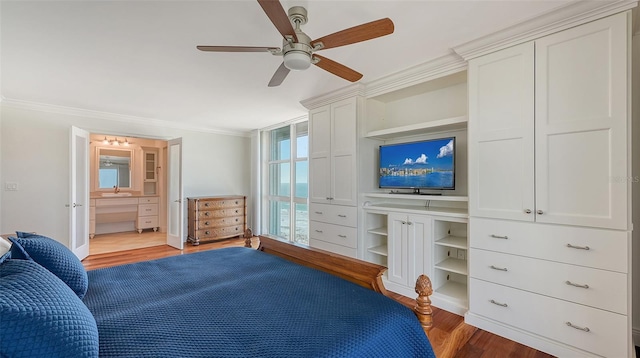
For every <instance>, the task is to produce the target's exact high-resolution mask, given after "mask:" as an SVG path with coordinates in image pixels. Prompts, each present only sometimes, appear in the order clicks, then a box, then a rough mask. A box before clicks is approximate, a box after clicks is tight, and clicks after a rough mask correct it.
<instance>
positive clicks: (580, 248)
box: [567, 244, 591, 250]
mask: <svg viewBox="0 0 640 358" xmlns="http://www.w3.org/2000/svg"><path fill="white" fill-rule="evenodd" d="M567 247H568V248H571V249H578V250H591V248H589V246H574V245H571V244H567Z"/></svg>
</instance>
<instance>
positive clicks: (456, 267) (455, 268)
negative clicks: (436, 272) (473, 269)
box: [434, 257, 468, 275]
mask: <svg viewBox="0 0 640 358" xmlns="http://www.w3.org/2000/svg"><path fill="white" fill-rule="evenodd" d="M434 267H435V268H437V269H441V270H445V271H449V272H453V273H459V274H461V275H466V274H467V272H468V271H467V261H465V260H458V259H454V258H451V257H448V258H446V259H444V260H442V261H441V262H439V263H437V264H436V265H435V266H434Z"/></svg>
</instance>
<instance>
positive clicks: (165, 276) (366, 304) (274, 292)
mask: <svg viewBox="0 0 640 358" xmlns="http://www.w3.org/2000/svg"><path fill="white" fill-rule="evenodd" d="M27 251H28V250H27ZM26 254H28V252H27V253H26ZM32 256H33V255H32ZM9 261H16V260H9ZM23 261H26V260H23ZM4 266H6V265H4V264H2V265H1V266H0V276H6V270H4V271H3V269H4ZM32 271H33V270H32ZM383 271H384V267H381V266H378V265H373V264H368V263H363V262H361V261H358V260H353V259H349V258H345V257H342V256H339V255H335V254H331V253H327V252H322V251H319V250H309V249H305V248H302V247H298V246H295V245H290V244H288V243H283V242H280V241H277V240H273V239H270V238H267V237H261V244H260V247H259V248H258V250H254V249H250V248H243V247H231V248H224V249H219V250H210V251H203V252H197V253H191V254H185V255H180V256H173V257H168V258H164V259H158V260H152V261H145V262H140V263H134V264H129V265H122V266H116V267H111V268H105V269H98V270H93V271H88V272H87V273H86V274H87V282H88V284H87V288H86V292H85V294H84V295H83V296H82V298H81V302H82V303H84V305H85V306H86V308H87V310H88V312H90V317H89V316H87V315H86V312H84V313H85V315H84V316H83V320H81V322H80V323H78V322H73V324H72V325H75V326H81V327H84V326H85V325H87V326H89V323H90V322H88V323H87V322H86V321H90V319H91V318H93V319H94V320H95V327H96V328H97V336H96V335H89V336H88V338H87V337H81V338H74V337H72V338H69V340H70V341H83V340H84V341H87V342H85V343H83V344H84V346H82V347H80V348H79V349H80V350H79V351H78V352H82V356H100V357H435V354H434V353H433V350H432V348H431V345H430V343H429V341H428V338H427V336H426V335H425V329H427V330H428V329H429V327H430V324H431V322H430V306H429V301H428V295H427V294H428V293H430V292H429V290H430V286H429V283H428V281H421V283H420V284H419V285H418V286H419V287H418V291H420V292H421V293H420V294H419V297H418V302H417V305H416V306H417V311H418V318H416V313H415V312H412V310H410V309H408V308H406V307H405V306H403V305H401V304H399V303H397V302H395V301H393V300H391V299H390V298H388V297H386V296H385V293H386V292H385V290H384V287H383V286H382V280H381V275H382V273H383ZM4 278H5V277H2V279H3V280H4ZM424 278H425V279H426V277H424ZM427 280H428V279H427ZM4 288H6V287H4ZM46 291H49V290H46ZM75 291H76V290H73V289H72V290H71V292H74V293H77V292H75ZM67 293H68V292H67ZM69 300H71V299H69ZM0 301H1V294H0ZM71 301H72V300H71ZM74 302H75V301H74ZM2 314H3V316H2V317H3V319H4V317H7V316H6V315H5V312H3V313H2ZM65 327H69V325H66V326H65ZM0 338H4V339H6V338H7V337H0ZM96 338H97V351H96V342H92V341H91V340H92V339H96ZM14 339H15V338H14ZM58 340H59V339H58ZM0 347H1V348H2V349H3V351H2V352H1V353H2V356H3V357H4V356H7V357H11V356H20V355H19V354H13V353H14V352H8V351H6V349H8V348H7V347H6V344H5V343H0ZM41 351H42V352H49V353H51V352H52V350H51V349H49V350H46V349H44V350H41ZM85 353H86V354H85ZM24 356H29V355H24ZM31 356H37V354H35V355H31ZM41 356H55V355H53V354H49V355H47V354H44V355H41ZM67 356H68V355H67Z"/></svg>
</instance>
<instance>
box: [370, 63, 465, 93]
mask: <svg viewBox="0 0 640 358" xmlns="http://www.w3.org/2000/svg"><path fill="white" fill-rule="evenodd" d="M466 69H467V62H466V61H465V60H464V59H463V58H461V57H460V56H458V55H457V54H455V53H450V54H447V55H444V56H441V57H438V58H435V59H433V60H431V61H428V62H425V63H422V64H419V65H417V66H413V67H410V68H407V69H405V70H403V71H399V72H396V73H393V74H391V75H388V76H385V77H382V78H379V79H377V80H374V81H371V82H368V83H367V84H366V86H365V96H366V97H367V98H370V97H375V96H379V95H382V94H385V93H389V92H393V91H397V90H400V89H403V88H407V87H410V86H413V85H417V84H420V83H423V82H427V81H430V80H433V79H436V78H439V77H443V76H446V75H450V74H453V73H457V72H461V71H464V70H466Z"/></svg>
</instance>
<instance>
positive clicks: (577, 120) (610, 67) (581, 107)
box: [535, 13, 630, 229]
mask: <svg viewBox="0 0 640 358" xmlns="http://www.w3.org/2000/svg"><path fill="white" fill-rule="evenodd" d="M626 16H627V15H626V13H621V14H618V15H615V16H611V17H608V18H605V19H602V20H598V21H594V22H591V23H588V24H585V25H583V26H580V27H576V28H573V29H569V30H566V31H563V32H560V33H557V34H553V35H550V36H547V37H544V38H542V39H540V40H537V41H536V56H535V57H536V59H535V63H536V93H535V97H536V132H535V138H536V143H535V147H536V152H535V156H536V209H537V210H536V211H537V217H536V221H539V222H545V223H562V224H568V225H584V226H595V227H604V228H612V229H626V228H627V207H628V206H627V205H628V200H630V199H629V191H628V185H629V184H628V182H627V180H626V178H627V177H628V176H629V172H628V165H629V163H628V141H627V133H628V132H627V126H628V125H627V119H628V117H629V113H628V95H627V89H628V81H629V78H630V73H629V70H628V65H629V63H628V58H629V51H628V50H629V48H628V43H627V38H628V37H627V32H628V29H627V17H626Z"/></svg>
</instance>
